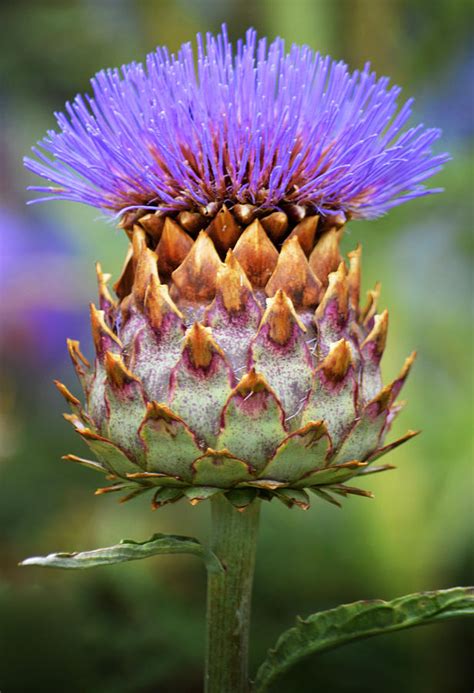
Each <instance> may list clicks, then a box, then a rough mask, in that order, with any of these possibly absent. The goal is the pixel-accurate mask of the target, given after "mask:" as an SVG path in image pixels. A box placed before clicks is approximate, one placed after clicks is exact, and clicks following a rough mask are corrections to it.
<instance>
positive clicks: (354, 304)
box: [347, 244, 362, 314]
mask: <svg viewBox="0 0 474 693" xmlns="http://www.w3.org/2000/svg"><path fill="white" fill-rule="evenodd" d="M361 256H362V246H361V245H360V244H359V245H358V246H357V248H356V249H355V250H352V251H351V252H350V253H348V257H349V273H348V275H347V282H348V285H349V305H350V307H351V308H352V310H353V311H355V313H356V314H358V313H359V300H360V261H361Z"/></svg>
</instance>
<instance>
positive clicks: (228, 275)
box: [204, 250, 262, 370]
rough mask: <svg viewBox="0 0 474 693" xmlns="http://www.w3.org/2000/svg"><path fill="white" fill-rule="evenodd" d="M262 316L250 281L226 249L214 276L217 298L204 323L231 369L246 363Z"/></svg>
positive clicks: (238, 367)
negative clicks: (223, 258)
mask: <svg viewBox="0 0 474 693" xmlns="http://www.w3.org/2000/svg"><path fill="white" fill-rule="evenodd" d="M261 317H262V311H261V308H260V306H259V304H258V302H257V301H256V299H255V297H254V295H253V292H252V287H251V285H250V282H249V280H248V279H247V276H246V274H245V272H244V271H243V269H242V267H241V266H240V264H239V263H238V261H237V259H236V258H235V255H234V254H233V253H232V251H231V250H229V251H228V253H227V257H226V261H225V264H223V265H222V266H221V267H220V268H219V271H218V273H217V284H216V297H215V299H214V301H213V303H212V304H211V305H210V306H209V307H208V308H207V309H206V311H205V315H204V323H205V325H206V326H209V327H211V328H212V333H213V335H214V338H215V339H216V341H217V343H218V344H219V346H220V347H221V348H222V349H223V350H224V353H225V354H226V356H227V358H228V359H229V361H230V363H231V364H232V367H233V368H234V370H239V369H241V368H242V367H243V366H244V365H245V364H246V362H247V355H248V348H249V344H250V341H251V339H252V338H253V337H254V335H255V333H256V331H257V328H258V325H259V324H260V319H261Z"/></svg>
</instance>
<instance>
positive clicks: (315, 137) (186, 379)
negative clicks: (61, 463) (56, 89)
mask: <svg viewBox="0 0 474 693" xmlns="http://www.w3.org/2000/svg"><path fill="white" fill-rule="evenodd" d="M93 89H94V97H93V98H88V99H87V100H86V101H85V100H84V99H82V97H77V98H76V100H75V101H74V102H73V104H72V105H68V107H67V115H64V114H60V115H58V123H59V126H60V130H61V131H60V132H59V133H55V132H50V133H49V134H48V137H47V138H46V139H45V140H43V142H42V143H41V145H42V150H39V149H38V150H36V151H37V154H38V156H39V157H40V159H41V161H37V160H36V161H33V160H27V165H28V166H29V168H31V169H32V170H33V171H35V172H36V173H38V174H40V175H42V176H44V177H47V178H49V179H50V180H51V181H52V182H53V183H54V187H48V188H36V189H41V190H47V191H49V192H50V193H51V196H53V197H56V198H66V199H71V200H78V201H82V202H86V203H88V204H92V205H94V206H97V207H99V208H101V209H103V210H105V211H109V212H111V213H113V214H119V215H120V216H121V225H122V227H123V228H124V229H125V231H126V233H127V234H128V236H129V239H130V250H129V253H128V256H127V258H126V262H125V265H124V269H123V272H122V275H121V276H120V278H119V279H118V281H117V282H116V283H115V286H114V290H115V294H116V298H114V297H112V295H111V293H110V291H109V289H108V286H107V282H108V279H109V277H108V275H104V274H103V273H102V270H101V268H100V266H98V268H97V271H98V280H99V305H98V307H95V306H92V307H91V322H92V333H93V337H94V344H95V351H96V356H95V359H94V360H93V361H89V360H88V359H86V357H85V356H84V355H83V354H82V353H81V351H80V348H79V344H78V343H77V342H75V341H70V342H69V350H70V354H71V357H72V360H73V362H74V365H75V368H76V371H77V374H78V376H79V380H80V382H81V384H82V387H83V390H84V393H85V405H82V404H81V403H80V401H79V399H77V398H76V397H75V396H74V395H73V394H71V393H70V392H69V390H68V389H67V388H66V387H65V386H64V385H62V384H59V383H58V387H59V389H60V390H61V392H62V393H63V395H64V396H65V398H66V399H67V400H68V402H69V403H70V405H71V408H72V414H68V415H66V418H67V419H69V420H70V421H71V422H72V423H73V424H74V426H75V428H76V430H77V431H78V433H79V435H80V436H81V437H82V438H83V439H84V441H85V442H86V444H87V445H88V446H89V448H90V449H91V451H92V452H93V453H94V455H95V457H96V458H97V462H94V461H91V460H87V459H82V458H77V457H75V456H72V455H70V456H68V459H73V460H75V461H78V462H80V463H83V464H85V465H87V466H90V467H93V468H94V469H97V470H99V471H102V472H104V473H105V474H106V475H107V476H108V477H109V478H112V481H113V483H112V485H111V486H109V487H106V489H101V491H105V490H118V491H123V492H124V493H125V497H126V498H129V497H133V496H135V495H137V494H140V493H142V492H145V491H149V490H152V491H153V504H154V506H155V507H158V506H160V505H163V504H165V503H169V502H174V501H176V500H178V499H179V498H181V497H183V496H185V497H187V498H188V500H190V501H191V502H192V503H196V502H199V501H201V500H204V499H206V498H209V497H211V496H213V495H214V494H217V493H224V494H225V495H226V496H227V497H228V499H229V500H230V501H231V502H232V503H233V504H234V505H235V506H236V507H239V508H243V507H245V506H246V505H248V503H250V502H251V501H252V500H253V499H254V498H255V497H256V496H260V497H263V498H266V499H271V498H273V497H277V498H278V499H280V500H281V501H282V502H284V503H285V504H286V505H289V506H292V505H298V506H300V507H303V508H305V507H308V505H309V495H308V493H307V491H308V489H309V490H310V491H313V492H314V493H316V494H317V495H318V496H319V497H321V498H324V499H325V500H328V501H330V502H334V503H338V501H337V497H338V496H345V495H347V494H351V493H355V494H358V495H370V494H369V493H368V492H366V491H363V490H361V489H360V488H359V487H354V486H351V485H348V483H347V482H348V481H349V480H350V479H351V478H353V477H361V476H365V475H367V474H368V473H372V472H374V471H380V470H382V469H386V468H389V467H390V465H382V466H380V465H378V466H375V465H373V464H372V463H373V462H374V461H375V460H377V459H378V458H379V457H381V456H382V455H383V454H384V453H386V452H387V451H388V450H390V449H392V448H393V447H395V446H396V445H398V444H400V443H401V442H404V441H405V440H407V439H408V438H410V437H412V436H413V435H414V433H413V432H409V433H408V434H407V435H406V436H404V437H403V438H402V439H401V440H399V441H396V442H395V443H391V444H389V445H385V444H384V438H385V436H386V434H387V432H388V430H389V428H390V425H391V423H392V421H393V419H394V417H395V416H396V414H397V412H398V411H399V409H400V404H398V403H397V398H398V394H399V392H400V389H401V387H402V386H403V383H404V381H405V379H406V377H407V375H408V372H409V370H410V367H411V364H412V362H413V358H414V355H412V356H410V357H409V358H408V359H407V361H406V362H405V364H404V366H403V368H402V371H401V373H400V375H399V376H398V377H397V378H396V379H395V380H394V381H393V382H391V383H390V384H388V385H386V386H383V384H382V381H381V376H380V360H381V358H382V354H383V351H384V348H385V342H386V335H387V327H388V314H387V312H386V311H383V312H378V309H377V299H378V294H379V287H376V288H375V290H373V291H369V293H368V297H367V302H366V304H365V305H364V307H361V306H360V301H359V295H360V256H361V251H360V248H357V249H356V250H355V251H353V252H352V253H349V256H348V258H346V259H345V258H343V257H342V256H341V252H340V240H341V236H342V234H343V231H344V226H345V223H346V221H347V220H348V219H350V218H358V217H359V218H360V217H372V216H377V215H380V214H382V213H384V212H385V211H386V210H387V209H389V208H390V207H392V206H394V205H396V204H399V203H400V202H403V201H405V200H407V199H410V198H413V197H417V196H420V195H424V194H427V193H429V192H434V191H433V190H426V189H425V188H424V187H423V186H422V185H421V182H422V181H423V180H424V179H426V178H427V177H428V176H430V175H431V174H432V173H434V172H435V171H437V170H438V169H439V168H440V167H441V165H442V163H443V162H444V161H445V160H446V158H447V157H446V155H438V156H435V155H433V154H432V152H431V145H432V143H433V142H434V141H435V140H436V139H437V138H438V136H439V132H438V131H437V130H423V129H422V128H420V127H415V128H411V129H409V130H405V131H402V129H403V126H404V125H405V123H406V120H407V119H408V117H409V112H410V104H409V103H407V104H405V105H404V106H403V107H402V108H401V109H400V110H398V111H397V102H396V101H397V97H398V94H399V89H398V88H396V87H392V88H389V86H388V81H387V80H386V79H385V78H382V79H378V80H377V78H376V77H375V75H374V74H373V73H371V72H370V70H369V68H368V67H366V68H365V69H364V70H363V71H362V72H360V73H359V72H354V73H352V74H350V73H349V72H348V71H347V68H346V66H345V65H344V64H342V63H334V62H333V61H331V60H330V59H328V58H321V57H320V56H319V55H318V54H314V53H313V52H312V51H311V50H310V49H309V48H306V47H302V48H299V47H296V46H293V47H292V48H291V49H290V52H289V53H285V48H284V44H283V41H281V40H279V39H278V40H276V41H275V42H274V43H272V44H271V45H270V46H269V47H267V45H266V42H265V40H261V41H259V42H257V40H256V36H255V32H253V31H249V32H248V34H247V38H246V42H245V43H244V42H238V44H237V46H236V48H235V50H234V49H233V48H232V45H231V44H230V42H229V41H228V39H227V36H226V33H225V30H224V31H223V33H222V34H221V35H220V36H218V37H217V38H213V37H211V36H208V37H207V39H206V41H205V42H204V41H202V40H201V39H199V40H198V60H197V70H196V69H195V66H194V58H193V53H192V50H191V48H190V46H189V45H185V46H183V48H182V49H181V51H180V52H179V53H178V55H177V56H174V55H169V54H168V53H167V51H166V50H164V49H159V50H158V51H157V52H156V53H154V54H152V55H150V56H148V58H147V64H146V69H145V68H144V67H143V66H142V65H139V64H132V65H129V66H126V67H124V68H122V70H121V72H119V71H117V70H114V71H107V72H102V73H99V75H97V77H96V78H95V80H93ZM44 152H47V153H48V155H49V157H48V156H47V155H46V154H45V153H44Z"/></svg>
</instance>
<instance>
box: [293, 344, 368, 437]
mask: <svg viewBox="0 0 474 693" xmlns="http://www.w3.org/2000/svg"><path fill="white" fill-rule="evenodd" d="M356 412H357V383H356V378H355V370H354V364H353V360H352V349H351V346H350V344H349V342H348V341H347V340H345V339H341V340H339V341H338V342H335V343H333V344H331V346H330V348H329V352H328V354H327V356H326V357H325V358H324V359H323V361H322V363H321V364H320V366H319V367H318V368H317V369H316V371H315V373H314V378H313V383H312V387H311V394H310V396H309V397H308V400H307V403H306V406H305V409H304V412H303V418H302V421H303V423H306V422H308V421H315V420H318V419H321V418H323V419H324V421H325V423H326V426H327V428H328V431H329V434H330V436H331V439H332V441H333V446H334V447H335V448H337V447H338V446H339V443H340V442H341V441H342V439H343V437H344V436H345V435H346V434H347V432H348V431H349V429H350V428H351V426H352V425H353V422H354V419H355V418H356V416H357V414H356Z"/></svg>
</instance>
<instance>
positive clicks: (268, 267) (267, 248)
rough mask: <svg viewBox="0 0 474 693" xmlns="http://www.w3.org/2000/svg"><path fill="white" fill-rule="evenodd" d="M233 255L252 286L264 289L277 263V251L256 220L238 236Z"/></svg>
mask: <svg viewBox="0 0 474 693" xmlns="http://www.w3.org/2000/svg"><path fill="white" fill-rule="evenodd" d="M234 254H235V257H236V258H237V260H238V261H239V263H240V264H241V265H242V267H243V270H244V272H245V274H246V275H247V277H248V278H249V280H250V282H251V284H252V285H253V286H258V287H262V288H263V287H264V286H265V284H266V283H267V282H268V280H269V279H270V277H271V275H272V273H273V271H274V269H275V267H276V265H277V262H278V251H277V249H276V248H275V246H274V245H273V243H272V242H271V240H270V239H269V238H268V236H267V234H266V233H265V229H264V228H263V226H262V225H261V223H260V222H259V221H258V219H256V220H255V221H254V222H253V223H252V224H250V226H248V227H247V228H246V229H245V231H244V232H243V234H242V235H241V236H240V238H239V240H238V241H237V244H236V246H235V248H234Z"/></svg>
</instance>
